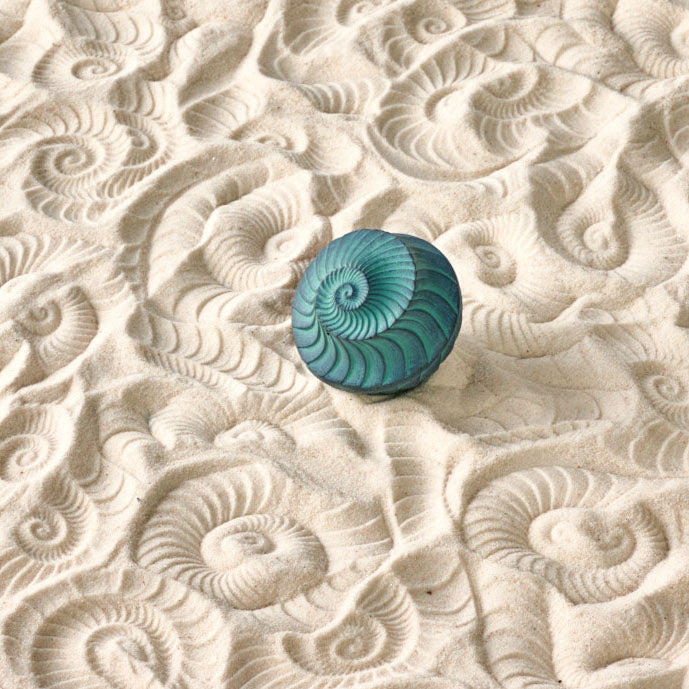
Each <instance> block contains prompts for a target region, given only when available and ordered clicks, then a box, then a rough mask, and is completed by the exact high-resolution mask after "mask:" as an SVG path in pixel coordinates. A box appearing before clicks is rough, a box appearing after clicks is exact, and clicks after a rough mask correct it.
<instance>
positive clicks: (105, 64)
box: [70, 57, 121, 81]
mask: <svg viewBox="0 0 689 689" xmlns="http://www.w3.org/2000/svg"><path fill="white" fill-rule="evenodd" d="M120 69H121V66H120V65H119V64H118V63H117V62H115V60H107V59H104V58H100V59H99V58H94V57H86V58H83V59H82V60H78V61H77V62H75V63H74V64H73V65H72V69H71V70H70V71H71V73H72V75H73V76H74V77H75V78H77V79H81V80H82V81H94V80H97V79H103V78H105V77H111V76H113V75H114V74H117V73H118V72H119V71H120Z"/></svg>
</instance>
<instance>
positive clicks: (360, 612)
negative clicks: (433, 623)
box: [283, 575, 419, 687]
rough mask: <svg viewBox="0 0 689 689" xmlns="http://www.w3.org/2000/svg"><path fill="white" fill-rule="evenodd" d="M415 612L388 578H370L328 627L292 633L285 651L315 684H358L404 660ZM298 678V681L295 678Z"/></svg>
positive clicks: (413, 632)
mask: <svg viewBox="0 0 689 689" xmlns="http://www.w3.org/2000/svg"><path fill="white" fill-rule="evenodd" d="M418 625H419V621H418V613H417V610H416V608H415V606H414V602H413V600H412V597H411V596H410V595H409V593H408V591H407V590H406V589H405V588H404V587H403V586H401V585H400V584H399V582H398V581H396V580H395V578H394V577H391V576H389V575H388V576H383V577H380V578H377V579H374V580H373V581H372V582H370V583H369V584H368V585H367V586H365V587H364V589H363V591H362V592H361V593H360V595H359V596H358V597H357V600H356V602H355V605H353V606H351V607H350V608H349V609H346V610H345V611H344V612H343V614H341V615H340V616H338V618H337V619H336V620H334V621H333V622H332V623H331V624H329V625H328V626H327V627H324V628H323V629H321V630H319V631H318V632H316V633H314V634H311V635H298V634H290V635H288V636H287V637H286V638H285V639H284V641H283V646H284V652H285V653H286V654H287V656H288V658H289V660H290V662H291V663H294V665H296V666H297V667H298V668H299V670H300V671H301V672H304V673H308V674H309V675H311V676H312V680H311V681H312V682H313V686H324V687H325V686H336V684H335V683H345V684H349V683H352V684H354V683H357V682H358V681H361V682H362V683H363V682H365V681H366V680H368V679H372V678H373V677H375V676H376V673H377V672H379V673H381V676H384V673H385V671H386V670H387V669H389V668H390V666H392V665H394V664H396V663H401V662H404V660H405V658H406V657H407V656H408V655H409V654H411V653H412V651H413V650H414V647H415V645H416V641H417V633H418ZM295 679H296V678H295Z"/></svg>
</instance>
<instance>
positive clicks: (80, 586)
mask: <svg viewBox="0 0 689 689" xmlns="http://www.w3.org/2000/svg"><path fill="white" fill-rule="evenodd" d="M222 627H223V624H222V620H221V619H220V613H219V612H218V611H217V610H215V609H214V608H213V607H212V606H211V605H210V604H209V603H208V601H206V600H204V599H203V598H201V597H200V596H198V595H197V594H194V593H193V592H189V591H188V590H184V589H180V588H178V585H176V584H174V582H165V581H161V580H159V579H157V578H156V577H153V575H151V574H148V573H145V572H141V571H134V570H131V569H125V570H121V571H110V570H100V571H90V572H88V573H82V574H78V575H75V576H73V577H71V578H70V579H69V580H67V581H65V582H62V583H60V584H57V585H56V586H54V587H52V588H49V589H47V590H43V591H41V592H40V593H38V594H34V595H33V596H31V597H30V598H29V599H27V600H26V601H25V602H23V603H22V604H21V605H20V606H19V608H18V609H17V611H16V612H15V613H14V614H13V615H12V616H11V617H10V618H9V619H8V620H7V621H6V622H5V625H4V629H3V632H4V634H3V639H4V650H5V652H6V654H7V656H8V658H9V661H10V666H11V668H12V670H13V672H14V673H15V674H16V675H17V677H22V678H26V677H29V676H30V677H31V678H32V679H33V680H34V681H35V683H36V685H37V686H39V687H45V688H46V689H47V688H48V687H51V686H55V684H54V682H55V678H56V677H59V678H60V681H61V682H62V683H63V684H65V685H73V686H88V687H92V688H93V689H125V687H143V686H146V687H163V686H166V687H168V686H169V687H182V686H215V681H211V680H212V679H213V680H217V677H218V675H219V674H221V668H219V667H218V665H219V664H221V663H222V658H223V657H224V649H223V646H224V645H226V644H227V643H228V639H227V638H226V635H225V634H224V632H223V629H222ZM205 653H210V654H211V655H210V656H208V657H206V656H205V655H204V654H205ZM206 682H208V684H206Z"/></svg>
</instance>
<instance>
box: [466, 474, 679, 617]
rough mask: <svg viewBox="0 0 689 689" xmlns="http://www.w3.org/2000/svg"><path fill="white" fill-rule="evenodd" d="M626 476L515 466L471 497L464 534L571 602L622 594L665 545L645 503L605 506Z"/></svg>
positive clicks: (481, 550)
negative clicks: (539, 579)
mask: <svg viewBox="0 0 689 689" xmlns="http://www.w3.org/2000/svg"><path fill="white" fill-rule="evenodd" d="M633 484H634V480H633V479H628V480H626V481H625V480H622V479H618V478H617V477H613V476H612V475H608V474H599V473H595V472H590V471H585V470H582V469H570V468H565V467H542V468H535V469H527V470H524V471H517V472H514V473H512V474H509V475H508V476H505V477H503V478H500V479H497V480H495V481H493V482H492V483H490V484H489V485H488V486H487V487H486V488H484V489H483V490H481V491H479V493H478V494H477V495H476V497H475V498H474V499H473V500H472V501H471V503H470V504H469V506H468V508H467V510H466V514H465V517H464V522H463V528H464V535H465V538H466V542H467V544H468V545H469V547H470V548H471V549H472V550H474V551H475V552H477V553H478V554H479V555H481V556H482V557H484V558H488V559H491V560H496V561H498V562H501V563H503V564H505V565H507V566H509V567H513V568H516V569H520V570H524V571H528V572H533V573H534V574H538V575H539V576H541V577H543V578H544V579H546V580H547V581H549V582H550V583H551V584H553V585H554V586H556V587H557V588H558V589H559V590H560V591H562V592H563V593H564V594H565V595H566V596H567V597H568V598H569V599H570V600H571V601H572V602H574V603H592V602H600V601H607V600H611V599H613V598H616V597H618V596H623V595H625V594H627V593H629V592H630V591H632V590H634V589H635V588H637V587H638V586H639V585H640V584H641V582H642V581H643V579H644V578H645V577H646V575H647V574H648V572H650V571H651V569H653V567H655V566H656V565H657V564H658V563H659V562H661V560H663V559H664V558H665V557H666V555H667V552H668V542H667V538H666V536H665V531H664V529H663V526H662V525H661V524H660V522H659V521H658V519H657V518H656V516H655V515H654V514H653V513H652V512H651V511H650V510H649V509H648V508H647V507H645V506H644V505H641V504H634V505H632V506H631V507H628V506H627V507H625V508H619V509H617V510H616V509H613V507H612V506H611V503H612V502H614V500H615V499H617V498H619V497H620V496H621V495H622V494H623V493H624V492H625V491H626V490H628V489H629V488H630V487H631V486H633Z"/></svg>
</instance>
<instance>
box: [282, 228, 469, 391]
mask: <svg viewBox="0 0 689 689" xmlns="http://www.w3.org/2000/svg"><path fill="white" fill-rule="evenodd" d="M460 326H461V295H460V292H459V286H458V284H457V276H456V275H455V272H454V270H453V268H452V266H451V264H450V262H449V261H448V260H447V258H445V256H444V255H443V254H442V253H441V252H440V251H438V250H437V249H436V248H435V247H434V246H433V245H432V244H429V243H428V242H425V241H423V240H421V239H417V238H416V237H412V236H411V235H404V234H392V233H388V232H384V231H382V230H357V231H355V232H351V233H349V234H347V235H345V236H344V237H341V238H339V239H336V240H334V241H332V242H330V244H328V246H326V247H325V248H324V249H322V250H321V251H320V252H319V253H318V255H317V256H316V258H315V259H314V260H313V261H312V262H311V264H310V265H309V266H308V268H307V269H306V272H305V273H304V276H303V277H302V279H301V280H300V282H299V284H298V286H297V291H296V294H295V296H294V300H293V302H292V332H293V335H294V342H295V344H296V346H297V349H298V351H299V354H300V355H301V357H302V359H303V360H304V361H305V363H306V365H307V366H308V368H309V370H310V371H311V372H312V373H313V374H314V375H315V376H317V377H318V378H320V379H321V380H323V381H325V382H326V383H328V384H329V385H332V386H333V387H336V388H340V389H342V390H348V391H355V392H364V393H367V394H380V393H390V392H397V391H399V390H405V389H408V388H411V387H414V386H415V385H418V384H419V383H420V382H423V381H424V380H426V379H427V378H429V377H430V376H431V375H432V374H433V372H435V370H436V369H437V368H438V366H439V365H440V363H441V362H442V361H443V360H444V359H445V358H446V357H447V355H448V354H449V353H450V351H451V350H452V347H453V346H454V343H455V340H456V338H457V335H458V333H459V328H460Z"/></svg>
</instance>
